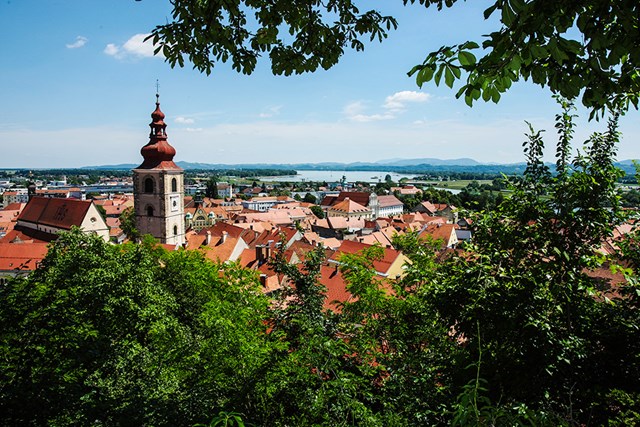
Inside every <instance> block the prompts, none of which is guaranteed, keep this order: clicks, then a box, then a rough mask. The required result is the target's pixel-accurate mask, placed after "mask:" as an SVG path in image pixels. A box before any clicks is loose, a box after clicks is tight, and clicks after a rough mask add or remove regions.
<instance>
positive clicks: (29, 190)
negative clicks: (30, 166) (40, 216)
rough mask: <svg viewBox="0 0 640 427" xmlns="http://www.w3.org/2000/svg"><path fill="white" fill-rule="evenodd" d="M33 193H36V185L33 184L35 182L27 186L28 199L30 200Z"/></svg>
mask: <svg viewBox="0 0 640 427" xmlns="http://www.w3.org/2000/svg"><path fill="white" fill-rule="evenodd" d="M23 194H24V193H23ZM35 195H36V186H35V184H31V185H29V187H28V188H27V196H28V198H29V201H31V199H33V196H35Z"/></svg>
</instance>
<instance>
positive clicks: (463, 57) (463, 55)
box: [458, 50, 476, 67]
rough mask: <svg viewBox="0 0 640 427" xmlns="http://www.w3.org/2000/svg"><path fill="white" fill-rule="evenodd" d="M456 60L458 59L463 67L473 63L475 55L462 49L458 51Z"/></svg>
mask: <svg viewBox="0 0 640 427" xmlns="http://www.w3.org/2000/svg"><path fill="white" fill-rule="evenodd" d="M458 61H460V65H462V66H463V67H467V66H470V65H475V63H476V56H475V55H474V54H473V53H471V52H467V51H464V50H462V51H460V52H458Z"/></svg>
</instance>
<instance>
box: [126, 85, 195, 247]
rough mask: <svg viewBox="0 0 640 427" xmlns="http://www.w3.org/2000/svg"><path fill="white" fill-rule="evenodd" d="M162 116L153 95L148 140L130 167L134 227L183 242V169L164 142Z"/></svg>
mask: <svg viewBox="0 0 640 427" xmlns="http://www.w3.org/2000/svg"><path fill="white" fill-rule="evenodd" d="M164 118H165V115H164V113H163V112H162V111H161V110H160V96H159V95H157V94H156V109H155V111H154V112H153V113H151V119H152V120H151V123H150V124H149V126H150V127H151V133H150V134H149V143H148V144H147V145H145V146H144V147H142V149H141V150H140V153H141V154H142V157H143V158H144V160H143V162H142V164H141V165H140V166H138V167H137V168H135V169H134V170H133V193H134V209H135V214H136V226H137V228H138V231H139V232H140V233H141V234H151V235H152V236H153V237H155V238H156V239H158V240H159V241H160V243H166V244H172V245H173V244H175V245H182V244H183V243H184V239H185V229H184V227H185V226H184V200H183V193H184V171H183V170H182V168H180V167H179V166H178V165H176V164H175V163H174V162H173V157H174V156H175V154H176V150H175V148H173V147H172V146H171V145H170V144H169V142H168V141H167V131H166V129H167V125H166V124H165V122H164Z"/></svg>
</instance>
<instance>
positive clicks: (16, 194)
mask: <svg viewBox="0 0 640 427" xmlns="http://www.w3.org/2000/svg"><path fill="white" fill-rule="evenodd" d="M28 201H29V192H28V190H27V189H26V188H14V189H11V190H9V191H5V192H4V193H2V207H3V208H6V207H7V206H9V205H11V204H13V203H27V202H28Z"/></svg>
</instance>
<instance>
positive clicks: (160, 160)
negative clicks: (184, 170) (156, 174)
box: [139, 82, 179, 169]
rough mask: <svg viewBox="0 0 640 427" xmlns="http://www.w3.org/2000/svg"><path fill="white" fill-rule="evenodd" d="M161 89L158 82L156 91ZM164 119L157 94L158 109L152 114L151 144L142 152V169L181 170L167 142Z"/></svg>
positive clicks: (172, 149)
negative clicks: (174, 160)
mask: <svg viewBox="0 0 640 427" xmlns="http://www.w3.org/2000/svg"><path fill="white" fill-rule="evenodd" d="M159 88H160V85H159V83H157V82H156V89H157V90H159ZM164 118H165V115H164V113H163V112H162V110H161V109H160V94H159V93H156V109H155V110H154V111H153V113H151V123H149V128H150V132H149V142H148V143H147V145H145V146H144V147H142V149H141V150H140V154H142V157H144V162H142V164H141V165H140V166H139V168H141V169H151V168H161V169H179V167H178V166H177V165H176V164H175V163H174V162H173V156H175V154H176V150H175V148H173V147H172V146H171V145H170V144H169V142H168V141H167V124H166V123H165V122H164Z"/></svg>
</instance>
